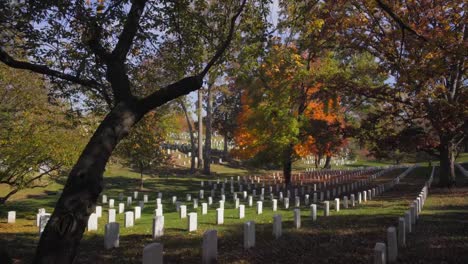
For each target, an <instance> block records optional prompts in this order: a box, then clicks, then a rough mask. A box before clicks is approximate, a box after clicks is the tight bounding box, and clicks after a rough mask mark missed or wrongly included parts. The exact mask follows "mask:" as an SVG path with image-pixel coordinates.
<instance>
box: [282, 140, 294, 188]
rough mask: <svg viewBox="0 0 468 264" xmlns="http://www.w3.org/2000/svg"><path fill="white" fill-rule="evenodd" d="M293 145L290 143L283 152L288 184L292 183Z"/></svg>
mask: <svg viewBox="0 0 468 264" xmlns="http://www.w3.org/2000/svg"><path fill="white" fill-rule="evenodd" d="M292 152H293V145H292V144H290V145H289V146H288V147H287V148H286V150H285V151H284V154H283V177H284V182H285V183H286V185H287V186H289V185H290V184H291V172H292Z"/></svg>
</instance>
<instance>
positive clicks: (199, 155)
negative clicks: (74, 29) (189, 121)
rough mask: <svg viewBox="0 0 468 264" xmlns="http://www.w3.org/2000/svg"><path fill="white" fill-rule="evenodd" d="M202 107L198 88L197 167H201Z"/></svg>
mask: <svg viewBox="0 0 468 264" xmlns="http://www.w3.org/2000/svg"><path fill="white" fill-rule="evenodd" d="M202 108H203V91H202V90H201V89H200V90H198V107H197V114H198V155H197V157H198V164H197V168H199V169H201V168H202V167H203V118H202Z"/></svg>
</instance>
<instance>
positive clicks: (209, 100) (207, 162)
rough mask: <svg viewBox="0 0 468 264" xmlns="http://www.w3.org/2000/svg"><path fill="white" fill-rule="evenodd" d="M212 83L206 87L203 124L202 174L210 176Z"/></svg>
mask: <svg viewBox="0 0 468 264" xmlns="http://www.w3.org/2000/svg"><path fill="white" fill-rule="evenodd" d="M212 86H213V83H211V84H209V85H208V91H207V95H206V97H207V98H206V118H205V120H206V124H205V151H204V154H205V156H204V157H203V160H204V162H203V173H204V174H207V175H210V173H211V108H212V104H213V102H212V98H211V97H212V94H211V88H212Z"/></svg>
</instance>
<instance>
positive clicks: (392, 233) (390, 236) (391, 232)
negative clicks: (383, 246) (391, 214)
mask: <svg viewBox="0 0 468 264" xmlns="http://www.w3.org/2000/svg"><path fill="white" fill-rule="evenodd" d="M387 248H388V254H387V260H388V262H389V263H394V262H395V261H396V260H397V256H398V244H397V233H396V229H395V227H393V226H391V227H389V228H387Z"/></svg>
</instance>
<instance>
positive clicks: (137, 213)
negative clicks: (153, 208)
mask: <svg viewBox="0 0 468 264" xmlns="http://www.w3.org/2000/svg"><path fill="white" fill-rule="evenodd" d="M134 210H135V220H137V219H140V218H141V207H140V206H135V208H134Z"/></svg>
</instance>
